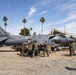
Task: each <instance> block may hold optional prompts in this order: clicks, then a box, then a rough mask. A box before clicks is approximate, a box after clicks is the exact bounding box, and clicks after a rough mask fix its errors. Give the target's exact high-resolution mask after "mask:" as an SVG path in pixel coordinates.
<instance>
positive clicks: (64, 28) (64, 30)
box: [64, 26, 66, 34]
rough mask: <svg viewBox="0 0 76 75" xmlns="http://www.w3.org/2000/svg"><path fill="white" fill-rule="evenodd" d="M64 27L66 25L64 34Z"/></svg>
mask: <svg viewBox="0 0 76 75" xmlns="http://www.w3.org/2000/svg"><path fill="white" fill-rule="evenodd" d="M65 27H66V26H64V34H65Z"/></svg>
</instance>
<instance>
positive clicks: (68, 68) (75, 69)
mask: <svg viewBox="0 0 76 75" xmlns="http://www.w3.org/2000/svg"><path fill="white" fill-rule="evenodd" d="M65 68H66V69H67V70H74V71H76V68H70V67H65Z"/></svg>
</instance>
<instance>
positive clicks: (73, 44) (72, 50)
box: [69, 42, 75, 56]
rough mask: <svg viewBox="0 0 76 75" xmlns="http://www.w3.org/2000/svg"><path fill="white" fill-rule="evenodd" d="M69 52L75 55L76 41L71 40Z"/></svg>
mask: <svg viewBox="0 0 76 75" xmlns="http://www.w3.org/2000/svg"><path fill="white" fill-rule="evenodd" d="M69 52H70V56H74V55H75V43H74V42H71V43H70V44H69Z"/></svg>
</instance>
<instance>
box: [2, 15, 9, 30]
mask: <svg viewBox="0 0 76 75" xmlns="http://www.w3.org/2000/svg"><path fill="white" fill-rule="evenodd" d="M2 20H3V21H4V28H5V31H6V26H7V23H6V21H7V20H8V18H7V17H6V16H4V17H3V19H2Z"/></svg>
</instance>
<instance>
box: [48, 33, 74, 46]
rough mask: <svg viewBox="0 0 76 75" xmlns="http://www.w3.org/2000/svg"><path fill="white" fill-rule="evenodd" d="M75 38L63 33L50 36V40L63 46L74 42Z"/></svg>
mask: <svg viewBox="0 0 76 75" xmlns="http://www.w3.org/2000/svg"><path fill="white" fill-rule="evenodd" d="M73 41H74V39H72V38H70V37H67V36H65V35H63V34H57V35H52V36H50V37H49V42H54V43H55V44H60V45H63V46H68V44H69V42H73Z"/></svg>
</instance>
